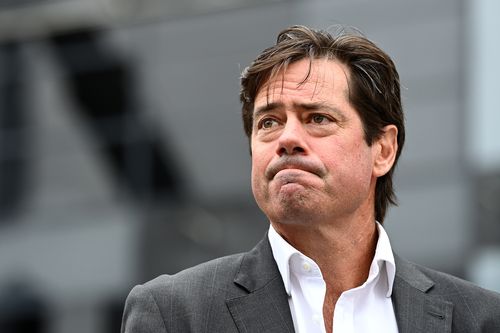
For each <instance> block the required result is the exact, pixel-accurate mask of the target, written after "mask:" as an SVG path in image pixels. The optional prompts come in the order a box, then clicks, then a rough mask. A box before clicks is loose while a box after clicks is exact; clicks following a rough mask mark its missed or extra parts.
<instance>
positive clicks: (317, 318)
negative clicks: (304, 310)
mask: <svg viewBox="0 0 500 333" xmlns="http://www.w3.org/2000/svg"><path fill="white" fill-rule="evenodd" d="M312 319H313V323H315V324H316V325H321V324H322V321H323V320H322V318H321V316H320V315H319V314H315V315H313V318H312Z"/></svg>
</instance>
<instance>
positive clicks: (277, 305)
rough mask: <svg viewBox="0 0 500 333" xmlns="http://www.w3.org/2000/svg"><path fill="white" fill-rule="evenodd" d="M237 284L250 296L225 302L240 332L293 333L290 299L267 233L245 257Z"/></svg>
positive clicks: (237, 276)
mask: <svg viewBox="0 0 500 333" xmlns="http://www.w3.org/2000/svg"><path fill="white" fill-rule="evenodd" d="M234 283H235V284H237V285H238V286H240V287H241V288H243V289H244V290H246V291H247V293H248V294H246V295H244V296H240V297H236V298H232V299H228V300H226V304H227V307H228V308H229V311H230V313H231V315H232V317H233V320H234V322H235V324H236V326H237V327H238V331H239V332H240V333H253V332H262V333H284V332H294V329H293V321H292V316H291V314H290V308H289V305H288V296H287V294H286V292H285V287H284V285H283V281H282V279H281V275H280V273H279V270H278V267H277V266H276V263H275V261H274V258H273V255H272V251H271V246H270V245H269V241H268V239H267V234H266V236H265V238H264V239H263V240H262V241H261V242H260V243H259V244H257V246H256V247H255V248H254V249H253V250H252V251H250V252H248V253H247V254H246V255H245V256H244V257H243V260H242V263H241V267H240V270H239V271H238V273H237V274H236V276H235V279H234Z"/></svg>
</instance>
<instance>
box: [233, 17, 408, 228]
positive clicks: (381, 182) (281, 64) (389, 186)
mask: <svg viewBox="0 0 500 333" xmlns="http://www.w3.org/2000/svg"><path fill="white" fill-rule="evenodd" d="M318 60H327V61H333V62H335V63H337V64H340V65H341V68H342V69H345V76H346V80H347V96H346V99H347V101H348V103H349V104H350V106H352V108H353V109H354V110H355V112H356V113H357V115H358V116H359V119H360V121H361V125H362V130H363V136H364V140H365V142H366V144H367V145H368V146H372V144H373V143H374V142H376V141H377V140H378V139H379V138H380V137H381V136H383V134H384V129H385V128H386V127H387V126H388V125H394V126H395V128H397V145H396V147H397V151H396V152H395V158H394V163H393V164H391V168H390V169H389V170H388V171H387V172H386V173H385V174H383V175H381V176H380V177H378V179H377V181H376V187H375V200H374V202H375V218H376V219H377V220H378V221H380V222H382V221H383V220H384V217H385V213H386V210H387V207H388V205H389V203H391V204H395V194H394V189H393V183H392V175H393V170H394V166H395V165H396V162H397V160H398V158H399V155H400V153H401V149H402V147H403V143H404V138H405V131H404V116H403V111H402V106H401V97H400V85H399V76H398V73H397V71H396V68H395V66H394V63H393V62H392V60H391V59H390V58H389V56H388V55H387V54H385V53H384V52H383V51H382V50H381V49H379V48H378V47H377V46H376V45H375V44H373V43H372V42H370V41H369V40H368V39H366V38H365V37H362V36H360V35H359V34H353V33H345V32H341V33H338V34H336V35H331V34H329V33H327V32H325V31H316V30H312V29H309V28H306V27H301V26H294V27H290V28H288V29H285V30H283V31H282V32H281V33H280V34H279V35H278V38H277V43H276V45H274V46H272V47H270V48H268V49H266V50H264V51H263V52H262V53H261V54H260V55H259V56H258V57H257V59H256V60H255V61H254V62H253V63H252V64H251V65H250V66H249V67H248V68H246V69H245V71H244V72H243V74H242V79H241V87H242V88H241V93H240V99H241V102H242V104H243V106H242V112H243V114H242V116H243V123H244V129H245V132H246V134H247V136H248V137H249V138H250V139H251V138H252V135H255V133H254V132H255V129H256V127H255V124H254V115H255V111H256V110H255V102H256V98H257V96H258V95H259V93H262V89H263V88H265V89H266V90H267V93H266V96H269V92H270V89H273V87H272V85H270V84H269V83H270V82H271V81H273V80H275V79H277V78H278V77H279V78H280V79H281V78H283V79H284V74H285V73H286V72H287V69H288V68H289V67H291V66H292V65H293V64H297V63H304V61H306V62H307V63H308V70H307V71H306V73H305V75H304V77H303V79H302V81H301V82H297V87H300V86H301V85H302V84H305V83H306V82H307V81H308V79H309V76H310V75H311V74H312V72H311V71H312V70H313V69H314V68H319V70H317V73H316V74H319V76H318V75H316V78H315V79H316V80H318V78H319V77H321V67H318V66H316V65H315V66H313V64H318V63H319V62H318ZM318 71H319V72H318ZM275 81H276V80H275ZM275 88H276V87H274V89H275ZM279 89H284V86H281V87H279ZM273 93H274V92H272V93H271V95H272V94H273ZM323 93H324V92H323ZM313 95H314V93H313ZM271 102H272V101H271ZM269 124H270V125H271V126H272V123H269ZM306 167H307V166H306Z"/></svg>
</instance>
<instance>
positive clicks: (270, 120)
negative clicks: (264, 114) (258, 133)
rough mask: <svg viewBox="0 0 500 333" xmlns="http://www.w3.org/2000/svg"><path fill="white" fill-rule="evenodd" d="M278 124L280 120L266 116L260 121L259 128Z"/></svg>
mask: <svg viewBox="0 0 500 333" xmlns="http://www.w3.org/2000/svg"><path fill="white" fill-rule="evenodd" d="M276 125H278V121H277V120H276V119H273V118H264V119H262V120H261V121H260V122H259V128H263V129H269V128H273V127H274V126H276Z"/></svg>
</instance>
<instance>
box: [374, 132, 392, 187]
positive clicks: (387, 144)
mask: <svg viewBox="0 0 500 333" xmlns="http://www.w3.org/2000/svg"><path fill="white" fill-rule="evenodd" d="M374 145H376V147H375V148H376V150H375V156H374V163H373V175H374V176H375V177H381V176H383V175H385V174H386V173H387V172H389V170H391V168H392V166H393V165H394V161H395V159H396V153H397V151H398V128H397V127H396V126H395V125H387V126H385V127H384V128H383V129H382V134H381V135H380V138H378V139H377V141H376V142H375V143H374Z"/></svg>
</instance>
